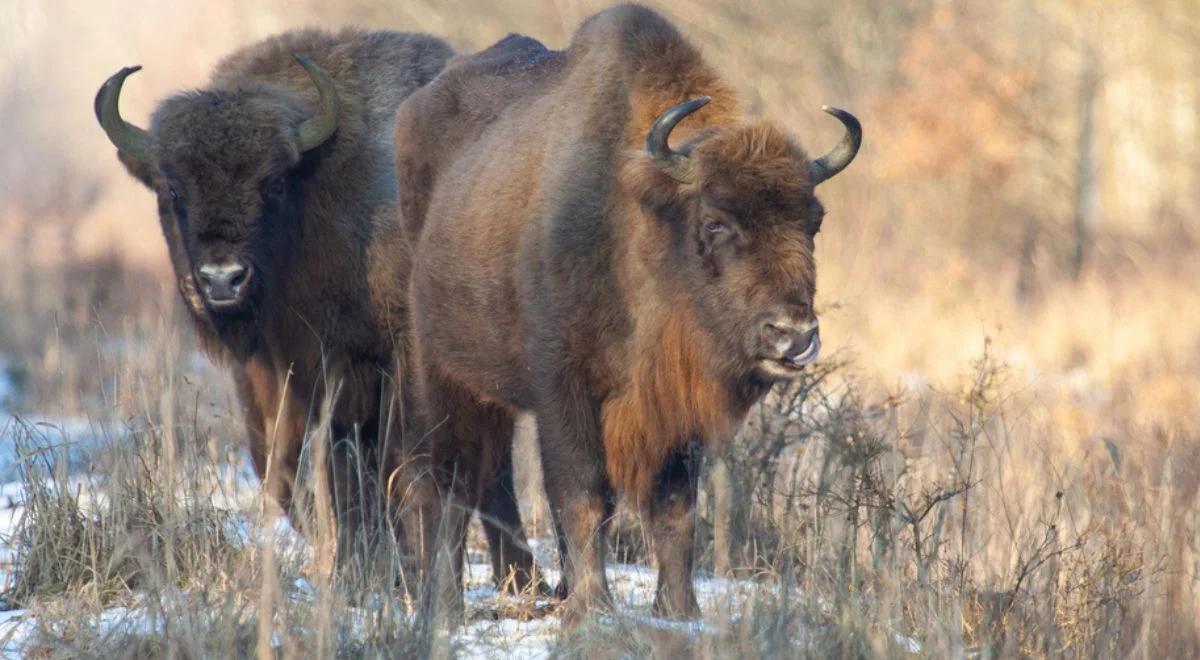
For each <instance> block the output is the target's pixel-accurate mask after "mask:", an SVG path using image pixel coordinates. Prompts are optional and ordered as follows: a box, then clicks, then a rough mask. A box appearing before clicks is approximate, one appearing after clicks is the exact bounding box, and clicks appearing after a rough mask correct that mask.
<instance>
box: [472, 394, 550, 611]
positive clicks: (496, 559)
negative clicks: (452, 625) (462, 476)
mask: <svg viewBox="0 0 1200 660" xmlns="http://www.w3.org/2000/svg"><path fill="white" fill-rule="evenodd" d="M505 417H507V418H508V419H507V420H506V421H505V420H498V421H500V422H501V423H500V424H497V425H496V426H495V428H493V429H490V431H491V432H492V433H494V434H495V435H496V440H495V444H496V446H497V450H498V451H499V455H498V456H497V459H498V461H499V466H498V467H497V470H496V474H495V476H494V478H493V479H491V481H490V483H487V484H486V485H485V486H484V488H483V494H482V496H481V498H480V500H479V521H480V522H481V523H482V524H483V531H484V533H485V534H486V535H487V540H488V549H489V550H490V551H491V555H492V578H493V580H495V582H496V588H497V589H503V588H505V587H507V588H508V589H510V590H511V591H512V592H514V593H522V592H524V591H526V590H527V589H529V587H530V585H531V584H533V583H534V581H535V579H536V578H535V571H534V564H533V555H532V554H530V552H529V541H528V540H527V539H526V538H525V528H524V527H523V526H522V525H521V510H520V509H519V508H518V506H517V492H516V488H515V487H514V485H513V456H512V436H513V425H512V416H511V415H505ZM538 589H539V591H545V586H544V585H542V584H540V583H539V584H538Z"/></svg>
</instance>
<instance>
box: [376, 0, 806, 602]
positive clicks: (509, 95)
mask: <svg viewBox="0 0 1200 660" xmlns="http://www.w3.org/2000/svg"><path fill="white" fill-rule="evenodd" d="M703 95H708V96H711V97H712V101H711V103H710V104H709V105H708V106H706V107H704V108H703V110H701V111H699V112H697V113H696V114H695V115H693V116H692V117H689V118H688V119H686V120H685V121H684V122H683V123H681V124H680V125H679V127H678V128H677V129H676V130H675V132H674V134H673V139H674V141H675V144H676V145H687V146H688V147H689V148H690V149H691V152H690V153H691V155H690V158H688V159H687V160H688V161H689V162H690V163H691V164H692V166H693V169H694V172H695V177H694V180H692V181H691V182H690V183H680V182H678V181H677V180H675V179H673V178H671V177H669V176H667V175H666V174H665V173H664V172H662V171H660V170H659V169H658V168H657V167H656V166H655V165H654V164H653V163H652V160H651V159H650V158H649V157H648V154H647V153H646V151H645V150H644V146H643V145H644V144H645V141H646V138H647V132H648V130H649V128H650V126H651V124H653V123H654V121H655V118H656V117H658V116H659V115H660V114H661V113H663V111H665V110H667V109H668V108H671V107H673V106H675V105H677V104H679V103H681V102H683V101H686V100H688V99H692V98H696V97H699V96H703ZM396 144H397V154H396V163H397V173H398V177H399V182H400V188H401V193H400V194H401V203H400V208H401V212H402V217H403V223H404V226H405V228H406V230H407V231H408V232H409V234H410V236H412V237H413V239H414V240H416V241H418V242H417V243H415V244H416V245H417V246H418V247H417V250H416V254H415V256H414V266H413V268H414V270H413V277H412V293H411V302H412V307H411V311H412V313H413V319H414V321H413V323H414V331H415V336H416V342H415V349H416V350H415V353H414V355H415V357H416V360H417V371H418V372H419V373H420V374H421V376H422V379H421V387H422V389H421V394H422V399H423V401H424V403H425V405H426V413H427V415H428V416H429V422H430V423H431V424H437V423H438V422H441V421H443V420H444V422H445V423H441V424H439V425H438V427H437V429H436V430H434V431H433V433H432V445H433V453H434V456H435V459H436V462H437V466H438V468H439V470H440V471H439V472H438V474H439V475H440V476H441V478H442V479H443V480H444V484H452V485H454V486H457V489H456V491H455V494H456V495H457V496H458V497H460V498H464V499H465V500H466V501H467V502H471V501H474V500H475V499H476V498H478V492H479V484H481V483H487V480H488V478H489V477H488V475H487V469H486V468H485V467H483V466H480V465H479V461H478V460H477V457H478V456H479V455H481V454H482V453H484V452H480V451H479V450H478V449H477V445H476V444H475V441H474V440H473V439H472V438H469V437H464V436H462V435H460V434H458V433H457V432H456V429H457V428H459V427H460V425H461V424H462V422H459V421H456V420H462V419H472V418H474V417H476V416H478V415H481V414H484V412H485V411H487V414H496V411H497V410H501V411H505V413H506V414H507V415H510V416H511V415H512V414H514V413H515V412H516V411H518V410H531V411H533V412H534V413H535V414H536V415H537V418H538V432H539V442H540V446H541V451H542V464H543V468H544V470H545V484H546V491H547V495H548V497H549V499H550V503H551V509H552V511H553V513H554V515H555V521H556V523H557V524H558V526H559V529H560V548H561V550H562V555H563V557H564V578H565V581H564V583H563V584H560V590H562V591H565V590H566V587H567V586H569V590H570V599H569V601H568V614H569V615H571V616H576V615H578V614H580V613H582V612H584V611H586V610H587V609H588V608H589V607H591V606H593V605H604V604H606V603H608V601H609V594H608V587H607V584H606V581H605V577H604V571H603V567H604V543H603V530H604V525H605V521H606V520H607V519H608V518H609V517H610V515H611V511H612V502H613V497H614V495H615V492H616V491H623V492H624V493H625V494H626V495H628V496H630V497H631V498H632V500H633V501H634V502H635V503H637V504H638V505H639V506H640V507H641V509H642V510H643V511H644V513H645V514H646V515H648V516H649V517H650V519H651V520H650V522H651V528H650V530H651V534H652V536H653V542H654V549H655V553H656V556H657V559H658V564H659V571H660V573H659V587H658V595H657V597H656V600H655V608H656V611H657V612H659V613H661V614H665V615H670V616H690V615H694V614H695V613H696V612H697V607H696V602H695V596H694V594H693V591H692V584H691V572H692V534H693V531H694V522H695V514H694V502H695V494H696V481H697V469H698V459H699V457H700V451H699V450H700V448H702V447H704V446H706V445H711V444H712V443H713V442H716V441H718V440H721V439H723V438H726V437H728V436H729V435H731V434H732V433H733V431H734V430H735V429H736V426H737V425H738V424H739V423H740V421H741V419H742V418H743V417H744V415H745V413H746V411H747V410H748V408H749V406H750V405H751V404H752V403H753V402H754V401H755V400H757V399H758V398H759V397H760V396H761V395H762V394H763V393H764V392H765V391H766V389H767V388H769V387H770V385H771V383H772V382H774V381H776V380H778V379H781V378H788V377H791V376H793V375H794V374H795V373H796V369H798V367H795V369H793V368H790V367H789V366H788V364H790V363H787V362H786V361H787V360H790V359H791V357H793V356H794V355H796V353H784V352H783V351H784V350H785V348H781V346H784V347H786V350H791V349H792V348H795V347H796V346H795V345H796V341H794V340H791V339H788V340H787V342H790V343H787V342H784V340H782V339H778V337H777V335H779V333H782V332H783V330H781V328H784V327H785V326H784V322H785V321H786V322H787V324H789V325H786V328H789V329H791V328H796V327H803V328H805V331H804V332H806V333H807V334H806V335H804V336H803V338H804V340H805V343H804V344H803V345H802V346H799V348H804V347H808V346H817V345H818V344H817V342H816V334H815V332H816V331H815V325H816V322H815V317H814V316H813V312H812V298H813V294H814V291H815V276H814V273H815V269H814V263H813V239H814V236H815V234H816V232H817V229H818V228H819V226H820V221H821V216H822V214H823V211H822V209H821V205H820V203H819V202H818V201H817V199H816V198H815V197H814V194H813V186H814V181H813V180H812V179H811V178H810V174H809V172H810V161H809V159H808V158H807V156H805V154H804V152H803V151H802V150H801V149H800V148H799V147H798V146H796V144H795V143H794V142H793V141H792V140H791V139H790V138H789V137H788V136H787V135H786V134H784V133H783V132H782V131H780V130H779V129H778V128H776V127H775V126H773V125H771V124H769V123H766V122H761V121H750V120H747V119H745V118H743V117H742V116H741V115H740V114H739V113H738V111H737V103H736V101H735V100H734V99H733V97H732V94H731V93H730V91H729V89H728V87H727V86H726V85H725V84H724V83H722V82H721V81H720V79H719V78H718V77H717V75H716V74H715V73H714V72H713V71H712V69H710V68H709V67H708V66H707V65H706V64H705V63H704V62H703V61H702V60H701V58H700V56H699V54H698V53H697V51H696V50H695V48H693V47H692V46H691V45H690V44H688V43H687V41H685V40H684V39H683V38H682V37H681V36H680V35H679V33H678V32H677V31H676V30H675V28H674V27H673V26H671V25H670V23H668V22H667V21H666V20H664V19H663V18H662V17H661V16H659V15H657V14H655V13H654V12H652V11H650V10H648V9H645V8H642V7H638V6H621V7H616V8H613V9H610V10H607V11H604V12H601V13H600V14H597V15H596V16H593V17H592V18H589V19H588V20H587V21H585V22H584V24H583V25H582V26H581V27H580V28H579V30H578V31H577V32H576V34H575V36H574V37H573V39H572V41H571V44H570V46H569V47H568V48H567V49H566V50H565V51H564V52H561V53H555V52H551V51H548V50H546V49H545V48H544V47H542V46H541V44H539V43H537V42H536V41H534V40H532V39H529V38H526V37H517V36H511V37H508V38H507V39H505V40H503V41H501V42H500V43H498V44H496V45H495V46H492V47H491V48H489V49H488V50H486V51H483V52H482V53H479V54H477V55H473V56H469V57H458V58H455V59H454V60H452V61H451V63H450V64H448V65H447V68H446V70H445V71H444V72H443V73H442V74H441V75H440V76H439V77H438V79H437V80H435V81H434V82H432V83H430V85H428V86H427V87H425V88H424V89H422V90H420V91H419V92H417V93H416V94H414V95H413V96H412V97H411V98H409V99H408V100H407V101H406V102H405V103H403V104H401V107H400V109H399V110H398V112H397V128H396ZM677 148H679V147H678V146H677ZM789 331H790V330H789ZM772 333H775V334H772ZM787 336H788V337H792V336H793V335H787ZM797 336H799V335H797ZM781 342H784V343H781ZM806 354H807V353H806ZM793 366H794V364H793ZM446 487H450V486H446ZM457 508H459V509H462V507H457ZM463 524H464V523H463V520H462V518H461V516H459V517H458V518H455V519H453V520H452V521H451V522H450V523H448V524H446V525H445V528H444V529H446V530H448V531H449V534H448V536H447V541H446V545H447V546H448V547H447V548H444V549H443V550H445V551H448V552H450V553H452V554H453V553H454V552H455V551H457V552H458V553H461V536H458V537H455V536H454V534H459V535H461V533H462V531H463V530H464V529H465V528H464V527H462V525H463ZM457 561H458V560H457V559H453V560H452V561H451V562H449V563H450V564H452V565H457V563H456V562H457ZM449 583H450V584H451V585H457V582H456V581H453V580H450V581H449ZM443 596H444V597H445V598H447V599H449V598H456V597H457V596H456V595H455V594H450V593H449V592H446V593H444V594H443ZM455 604H456V603H454V602H449V603H448V605H449V606H454V605H455Z"/></svg>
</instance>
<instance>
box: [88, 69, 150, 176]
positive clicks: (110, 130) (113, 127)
mask: <svg viewBox="0 0 1200 660" xmlns="http://www.w3.org/2000/svg"><path fill="white" fill-rule="evenodd" d="M141 68H142V67H140V66H127V67H125V68H124V69H121V70H120V71H118V72H116V73H114V74H113V75H112V77H110V78H109V79H108V80H106V81H104V84H103V85H101V86H100V91H98V92H96V101H95V104H94V105H95V108H96V119H97V120H98V121H99V122H100V126H101V128H103V129H104V133H105V134H106V135H108V139H109V140H110V141H111V142H112V143H113V144H114V145H115V146H116V147H117V149H118V150H119V151H121V152H122V153H124V154H125V155H126V156H128V157H129V158H131V159H133V160H136V161H137V162H140V163H148V162H150V134H149V133H147V132H146V131H145V129H141V128H138V127H137V126H134V125H133V124H130V123H129V122H127V121H125V120H124V119H121V111H120V109H119V108H118V105H119V102H120V100H121V86H122V85H124V84H125V79H126V78H128V77H129V76H130V74H133V73H135V72H137V71H140V70H141Z"/></svg>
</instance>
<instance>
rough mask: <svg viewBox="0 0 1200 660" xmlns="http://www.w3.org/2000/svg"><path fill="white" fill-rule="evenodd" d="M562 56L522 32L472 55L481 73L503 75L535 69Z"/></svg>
mask: <svg viewBox="0 0 1200 660" xmlns="http://www.w3.org/2000/svg"><path fill="white" fill-rule="evenodd" d="M561 58H562V53H561V52H559V51H554V50H550V49H549V48H546V47H545V46H544V45H543V44H542V42H540V41H538V40H537V39H534V38H532V37H526V36H525V35H522V34H510V35H508V36H507V37H504V38H503V39H501V40H500V41H497V42H496V43H494V44H492V45H491V46H489V47H488V48H487V49H486V50H483V51H480V52H479V53H476V54H475V55H473V56H472V57H471V59H472V60H473V62H472V63H473V64H474V66H475V67H477V68H478V69H479V70H480V72H481V73H489V74H492V75H501V76H502V75H505V74H511V73H517V72H521V71H528V70H530V69H535V68H537V67H539V66H541V65H543V64H548V63H553V62H556V61H558V60H559V59H561Z"/></svg>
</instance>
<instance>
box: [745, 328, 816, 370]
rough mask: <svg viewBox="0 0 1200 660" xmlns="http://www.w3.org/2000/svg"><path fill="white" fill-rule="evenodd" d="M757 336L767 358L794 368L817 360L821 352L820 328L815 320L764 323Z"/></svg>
mask: <svg viewBox="0 0 1200 660" xmlns="http://www.w3.org/2000/svg"><path fill="white" fill-rule="evenodd" d="M759 336H760V338H761V339H762V342H763V351H764V353H765V354H766V355H767V356H768V357H771V358H775V359H778V360H780V361H783V362H788V363H790V364H792V365H795V366H803V365H806V364H808V363H809V362H812V361H813V360H815V359H817V353H819V352H820V350H821V335H820V327H819V325H818V323H817V320H816V319H812V320H810V321H805V322H801V323H796V322H793V321H790V320H784V319H776V320H774V321H771V322H768V323H764V324H763V326H762V329H761V331H760V332H759Z"/></svg>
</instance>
